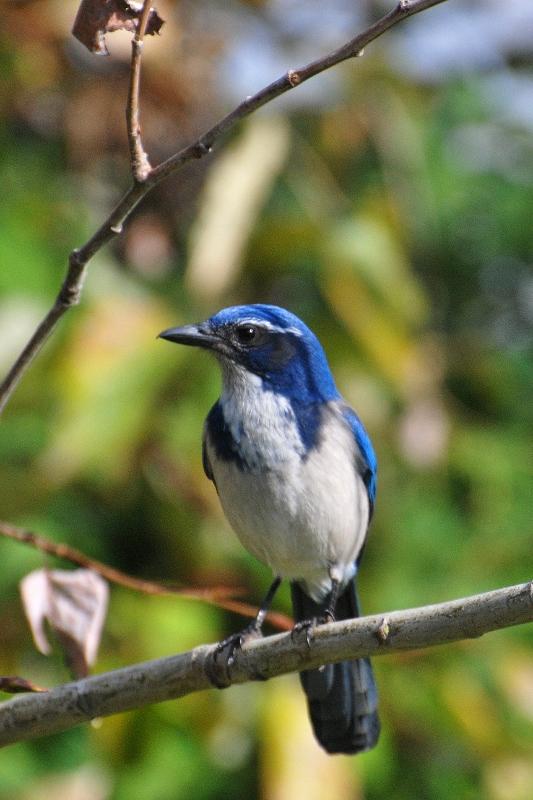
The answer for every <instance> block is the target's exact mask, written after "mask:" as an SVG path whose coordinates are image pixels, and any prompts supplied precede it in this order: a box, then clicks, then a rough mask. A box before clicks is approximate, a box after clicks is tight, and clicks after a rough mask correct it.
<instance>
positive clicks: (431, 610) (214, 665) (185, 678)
mask: <svg viewBox="0 0 533 800" xmlns="http://www.w3.org/2000/svg"><path fill="white" fill-rule="evenodd" d="M532 621H533V582H528V583H523V584H519V585H517V586H509V587H507V588H504V589H497V590H495V591H492V592H486V593H484V594H478V595H474V596H472V597H466V598H463V599H461V600H453V601H451V602H447V603H440V604H438V605H431V606H425V607H422V608H413V609H409V610H406V611H394V612H391V613H390V614H386V615H381V614H380V615H375V616H370V617H362V618H360V619H356V620H347V621H344V622H336V623H332V624H329V625H322V626H320V627H318V628H317V629H316V630H315V633H314V636H313V639H312V641H311V644H310V646H309V647H308V646H307V644H306V641H305V635H303V636H302V637H297V638H293V637H292V636H291V634H290V633H285V634H277V635H275V636H270V637H268V638H266V639H259V640H255V641H252V642H250V643H248V644H246V645H244V647H243V649H242V650H241V651H240V652H239V653H237V655H236V659H235V662H234V664H233V665H232V667H231V670H230V672H229V673H228V670H227V667H226V665H225V663H224V658H219V659H218V660H217V661H215V660H214V657H213V654H214V647H213V646H212V645H203V646H201V647H197V648H195V649H194V650H191V651H189V652H187V653H181V654H179V655H175V656H170V657H168V658H162V659H158V660H155V661H147V662H145V663H142V664H135V665H133V666H130V667H126V668H124V669H119V670H115V671H113V672H108V673H104V674H102V675H95V676H93V677H91V678H86V679H84V680H81V681H77V682H74V683H68V684H65V685H63V686H58V687H57V688H55V689H52V690H51V691H49V692H47V693H43V694H35V695H33V694H32V695H22V696H20V697H16V698H14V699H12V700H9V701H7V702H6V703H4V704H3V705H1V706H0V745H7V744H11V743H13V742H17V741H21V740H23V739H31V738H35V737H37V736H42V735H45V734H50V733H55V732H58V731H63V730H67V729H68V728H72V727H74V726H75V725H78V724H80V723H82V722H87V721H89V720H91V719H94V718H95V717H106V716H109V715H111V714H116V713H119V712H122V711H130V710H132V709H135V708H141V707H142V706H145V705H147V704H150V703H158V702H161V701H163V700H171V699H176V698H179V697H184V696H185V695H187V694H191V693H192V692H197V691H201V690H203V689H208V688H209V687H211V686H218V687H222V686H229V685H231V684H237V683H245V682H247V681H250V680H266V679H268V678H273V677H276V676H278V675H283V674H286V673H288V672H299V671H301V670H304V669H310V668H313V667H318V666H320V665H321V664H326V663H332V662H335V661H342V660H345V659H350V658H359V657H361V656H377V655H383V654H386V653H394V652H400V651H405V650H414V649H420V648H426V647H431V646H433V645H437V644H445V643H447V642H453V641H459V640H461V639H468V638H475V637H478V636H482V635H483V634H484V633H488V632H489V631H494V630H498V629H500V628H506V627H509V626H511V625H520V624H522V623H525V622H532Z"/></svg>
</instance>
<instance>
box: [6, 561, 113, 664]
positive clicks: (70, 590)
mask: <svg viewBox="0 0 533 800" xmlns="http://www.w3.org/2000/svg"><path fill="white" fill-rule="evenodd" d="M20 593H21V596H22V604H23V607H24V611H25V614H26V616H27V618H28V622H29V623H30V628H31V632H32V634H33V639H34V642H35V645H36V647H37V649H38V650H40V651H41V653H43V654H44V655H49V654H50V652H51V649H52V648H51V646H50V642H49V641H48V639H47V637H46V633H45V629H44V623H45V622H48V623H49V624H50V626H51V628H52V630H53V632H54V634H55V635H56V637H57V639H58V641H59V643H60V645H61V647H62V648H63V651H64V653H65V656H66V659H67V662H68V664H69V666H70V668H71V669H72V671H73V672H74V675H75V676H76V677H78V678H81V677H85V676H86V675H87V673H88V668H89V666H91V665H92V664H94V662H95V660H96V655H97V652H98V647H99V644H100V637H101V635H102V629H103V626H104V621H105V617H106V614H107V600H108V594H109V589H108V585H107V582H106V581H104V580H103V578H101V577H100V576H99V575H97V573H95V572H92V571H91V570H88V569H76V570H70V571H65V570H47V569H41V570H37V571H36V572H31V573H30V574H29V575H26V577H25V578H23V579H22V581H21V584H20Z"/></svg>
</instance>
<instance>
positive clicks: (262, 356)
mask: <svg viewBox="0 0 533 800" xmlns="http://www.w3.org/2000/svg"><path fill="white" fill-rule="evenodd" d="M159 337H160V338H162V339H167V340H168V341H171V342H178V343H179V344H187V345H195V346H197V347H203V348H206V349H208V350H211V351H212V352H213V353H214V354H215V355H216V356H217V357H218V358H219V360H220V361H221V362H222V365H223V367H224V366H226V367H227V369H226V370H224V372H225V373H226V375H230V376H231V374H232V369H231V367H232V365H237V367H238V368H240V370H241V371H242V370H244V371H246V372H247V373H251V374H253V375H256V376H258V377H259V378H260V379H261V381H262V383H263V385H264V386H265V388H267V389H269V390H271V391H274V392H278V393H280V394H284V395H286V396H287V397H290V398H291V399H292V400H296V401H299V402H301V403H303V404H309V403H316V402H325V401H328V400H334V399H336V398H338V396H339V394H338V392H337V389H336V387H335V382H334V380H333V376H332V374H331V371H330V369H329V366H328V362H327V359H326V356H325V354H324V350H323V349H322V345H321V344H320V342H319V341H318V339H317V337H316V336H315V334H314V333H313V332H312V331H311V330H309V328H308V327H307V325H305V324H304V323H303V322H302V321H301V319H299V318H298V317H297V316H295V315H294V314H291V312H290V311H286V310H285V309H283V308H279V307H278V306H270V305H260V304H258V305H246V306H232V307H231V308H224V309H223V310H222V311H219V312H218V313H217V314H215V315H214V316H212V317H210V318H209V319H208V320H206V321H205V322H201V323H199V324H197V325H184V326H183V327H180V328H169V329H168V330H166V331H163V332H162V333H160V334H159Z"/></svg>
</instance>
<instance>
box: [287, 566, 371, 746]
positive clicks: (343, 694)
mask: <svg viewBox="0 0 533 800" xmlns="http://www.w3.org/2000/svg"><path fill="white" fill-rule="evenodd" d="M291 592H292V606H293V611H294V615H295V618H296V621H297V622H299V621H301V620H306V619H312V618H313V617H320V616H321V615H323V614H324V611H325V609H326V606H327V602H324V603H322V604H320V603H316V602H315V601H314V600H312V599H311V598H310V597H309V596H308V595H307V594H305V592H304V591H303V589H302V588H301V586H299V585H298V584H296V583H293V584H292V585H291ZM357 616H359V608H358V605H357V596H356V593H355V583H354V581H350V583H349V584H348V586H347V587H346V589H345V590H344V592H343V593H342V595H340V597H339V599H338V602H337V608H336V618H337V619H338V620H342V619H350V618H352V617H357ZM300 681H301V683H302V686H303V689H304V692H305V694H306V695H307V704H308V708H309V716H310V717H311V723H312V725H313V730H314V733H315V736H316V738H317V739H318V741H319V742H320V744H321V745H322V747H323V748H324V749H325V750H327V752H328V753H349V754H353V753H362V752H364V751H365V750H370V749H371V748H372V747H374V746H375V744H376V743H377V740H378V737H379V730H380V724H379V717H378V714H377V703H378V694H377V688H376V683H375V680H374V675H373V672H372V666H371V664H370V661H369V659H368V658H358V659H356V660H355V661H342V662H341V663H340V664H327V665H326V666H324V667H323V668H322V669H320V670H318V669H313V670H307V671H306V672H301V673H300Z"/></svg>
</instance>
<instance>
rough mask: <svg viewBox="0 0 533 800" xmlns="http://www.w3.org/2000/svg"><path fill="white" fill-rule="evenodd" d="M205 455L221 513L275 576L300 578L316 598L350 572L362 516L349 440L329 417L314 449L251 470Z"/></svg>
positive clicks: (362, 532) (364, 506)
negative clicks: (302, 455) (220, 505)
mask: <svg viewBox="0 0 533 800" xmlns="http://www.w3.org/2000/svg"><path fill="white" fill-rule="evenodd" d="M207 447H208V456H209V461H210V463H211V467H212V470H213V476H214V479H215V483H216V487H217V491H218V494H219V497H220V501H221V504H222V507H223V509H224V513H225V515H226V517H227V519H228V521H229V522H230V524H231V526H232V527H233V529H234V530H235V532H236V534H237V536H238V537H239V539H240V541H241V542H242V544H243V545H244V547H246V549H247V550H249V552H250V553H252V554H253V555H254V556H255V557H256V558H258V559H259V560H261V561H263V562H264V563H266V564H268V565H269V566H270V567H271V568H272V570H273V572H274V573H275V574H276V575H280V576H282V577H285V578H289V579H297V580H301V581H303V582H305V583H306V585H307V587H308V590H309V592H310V593H311V594H312V596H314V597H315V598H316V599H318V598H319V597H322V596H324V594H326V593H327V592H328V591H329V589H330V587H331V577H332V576H333V577H335V578H336V579H338V580H341V581H342V582H345V581H347V580H348V579H349V578H350V577H351V576H352V575H353V573H354V566H353V565H354V562H355V560H356V558H357V556H358V554H359V551H360V549H361V547H362V545H363V543H364V539H365V536H366V531H367V527H368V521H369V502H368V495H367V491H366V487H365V486H364V484H363V481H362V480H361V478H360V477H359V476H358V475H357V473H356V471H355V443H354V440H353V436H352V434H351V431H350V430H349V428H348V426H344V425H339V424H338V423H337V420H336V419H335V415H334V414H332V415H331V417H330V418H329V420H328V421H327V422H326V424H325V426H324V431H323V436H322V439H321V442H320V444H319V446H318V447H317V448H315V449H313V450H312V451H310V453H309V454H308V455H307V457H305V458H302V457H301V456H300V455H299V454H297V453H293V454H292V457H290V456H287V458H286V460H278V461H277V462H276V461H275V462H274V463H272V464H271V465H270V466H268V467H265V468H263V469H256V470H255V471H254V472H253V473H250V472H247V471H242V470H241V469H239V467H238V466H237V465H236V464H235V463H233V462H228V461H222V460H219V459H217V457H216V454H215V452H214V449H213V448H212V447H211V446H210V444H209V441H208V442H207Z"/></svg>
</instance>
